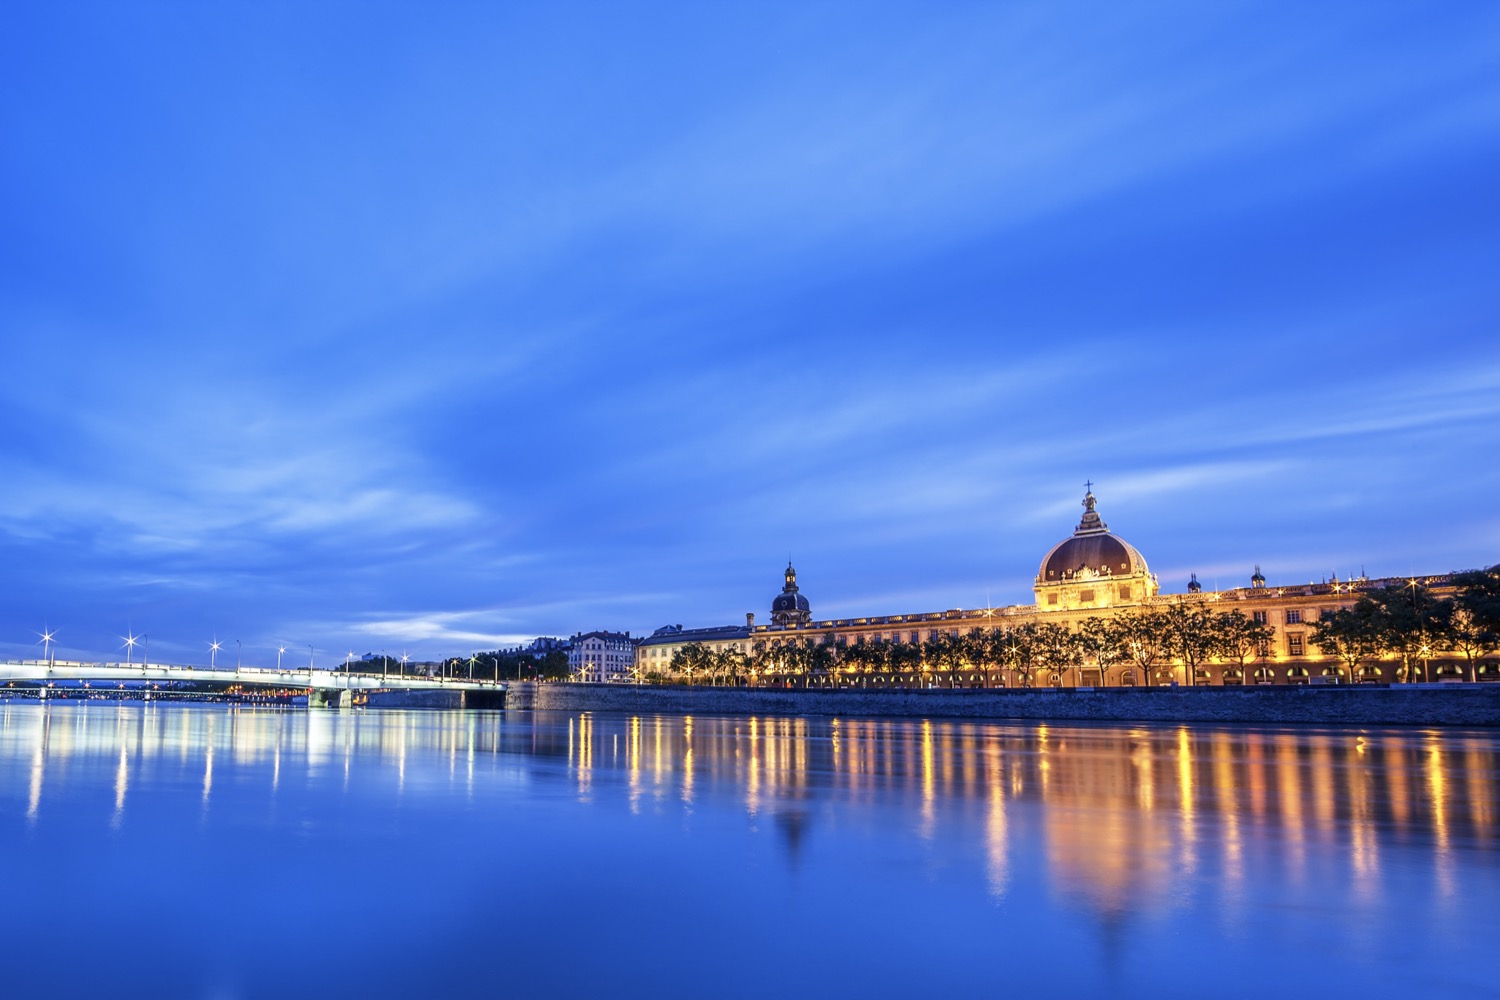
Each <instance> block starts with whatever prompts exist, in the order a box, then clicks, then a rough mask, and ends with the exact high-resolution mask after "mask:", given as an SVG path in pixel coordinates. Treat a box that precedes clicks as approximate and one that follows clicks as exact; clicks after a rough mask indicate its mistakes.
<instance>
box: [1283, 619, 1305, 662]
mask: <svg viewBox="0 0 1500 1000" xmlns="http://www.w3.org/2000/svg"><path fill="white" fill-rule="evenodd" d="M1288 613H1289V614H1295V612H1288ZM1286 651H1287V655H1288V656H1301V655H1302V637H1301V636H1300V635H1289V636H1287V637H1286Z"/></svg>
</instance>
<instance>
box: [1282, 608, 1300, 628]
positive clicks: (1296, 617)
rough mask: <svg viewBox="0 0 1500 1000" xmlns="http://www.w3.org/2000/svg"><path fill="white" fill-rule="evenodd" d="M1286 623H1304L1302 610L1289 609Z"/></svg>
mask: <svg viewBox="0 0 1500 1000" xmlns="http://www.w3.org/2000/svg"><path fill="white" fill-rule="evenodd" d="M1286 623H1287V624H1288V625H1301V624H1302V612H1300V611H1288V612H1287V613H1286Z"/></svg>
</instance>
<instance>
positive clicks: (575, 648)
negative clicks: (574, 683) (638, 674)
mask: <svg viewBox="0 0 1500 1000" xmlns="http://www.w3.org/2000/svg"><path fill="white" fill-rule="evenodd" d="M538 641H540V640H538ZM638 642H640V640H639V639H632V638H631V637H630V633H629V632H608V631H599V632H579V633H578V634H577V635H575V636H573V638H572V640H570V645H569V647H568V672H569V673H570V674H571V675H572V676H573V677H575V678H577V679H578V680H581V681H592V682H594V683H606V684H609V683H619V682H622V681H628V680H630V679H631V678H630V671H631V668H632V667H633V666H635V648H636V644H637V643H638ZM554 648H560V647H554Z"/></svg>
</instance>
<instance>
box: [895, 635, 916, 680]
mask: <svg viewBox="0 0 1500 1000" xmlns="http://www.w3.org/2000/svg"><path fill="white" fill-rule="evenodd" d="M890 663H891V672H892V673H894V674H897V675H898V676H899V675H902V674H915V673H917V672H918V671H920V670H921V669H922V647H921V645H920V644H919V643H915V642H896V643H892V644H891V658H890Z"/></svg>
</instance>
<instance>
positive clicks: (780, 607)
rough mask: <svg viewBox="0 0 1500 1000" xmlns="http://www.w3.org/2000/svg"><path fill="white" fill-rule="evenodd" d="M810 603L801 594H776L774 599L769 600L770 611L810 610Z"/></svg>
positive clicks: (773, 612)
mask: <svg viewBox="0 0 1500 1000" xmlns="http://www.w3.org/2000/svg"><path fill="white" fill-rule="evenodd" d="M811 609H812V605H810V604H808V603H807V598H805V597H803V596H802V595H801V594H777V595H776V600H774V601H772V602H771V613H772V614H775V613H776V612H778V611H810V610H811Z"/></svg>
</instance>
